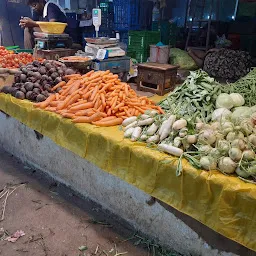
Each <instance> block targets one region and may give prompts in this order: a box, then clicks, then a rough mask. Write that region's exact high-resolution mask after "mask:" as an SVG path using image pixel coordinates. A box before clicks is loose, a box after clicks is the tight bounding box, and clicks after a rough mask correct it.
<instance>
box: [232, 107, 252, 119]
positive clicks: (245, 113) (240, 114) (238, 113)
mask: <svg viewBox="0 0 256 256" xmlns="http://www.w3.org/2000/svg"><path fill="white" fill-rule="evenodd" d="M251 114H252V110H251V108H249V107H237V108H235V109H234V112H233V113H232V115H231V118H232V119H233V120H242V119H245V118H249V117H250V116H251Z"/></svg>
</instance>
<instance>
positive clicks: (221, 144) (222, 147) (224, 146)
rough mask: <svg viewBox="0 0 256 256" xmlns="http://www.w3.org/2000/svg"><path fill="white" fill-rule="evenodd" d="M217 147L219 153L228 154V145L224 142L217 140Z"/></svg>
mask: <svg viewBox="0 0 256 256" xmlns="http://www.w3.org/2000/svg"><path fill="white" fill-rule="evenodd" d="M217 147H218V149H219V151H220V152H222V153H228V151H229V148H230V143H229V142H228V141H226V140H219V141H218V144H217Z"/></svg>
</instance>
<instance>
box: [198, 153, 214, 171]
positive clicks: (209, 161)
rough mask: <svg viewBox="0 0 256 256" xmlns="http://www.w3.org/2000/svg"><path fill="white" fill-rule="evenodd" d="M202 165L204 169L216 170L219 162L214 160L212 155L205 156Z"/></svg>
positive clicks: (201, 161)
mask: <svg viewBox="0 0 256 256" xmlns="http://www.w3.org/2000/svg"><path fill="white" fill-rule="evenodd" d="M200 165H201V167H202V168H203V169H204V170H207V171H210V170H216V168H217V163H216V161H215V160H214V158H213V157H210V156H203V157H201V159H200Z"/></svg>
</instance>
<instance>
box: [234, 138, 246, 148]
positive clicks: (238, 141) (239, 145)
mask: <svg viewBox="0 0 256 256" xmlns="http://www.w3.org/2000/svg"><path fill="white" fill-rule="evenodd" d="M231 146H232V147H233V148H239V149H241V150H244V149H245V148H246V145H245V143H244V141H243V140H242V139H236V140H233V141H232V142H231Z"/></svg>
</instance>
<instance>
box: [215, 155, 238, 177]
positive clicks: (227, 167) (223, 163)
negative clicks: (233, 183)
mask: <svg viewBox="0 0 256 256" xmlns="http://www.w3.org/2000/svg"><path fill="white" fill-rule="evenodd" d="M218 167H219V169H220V170H221V171H222V172H224V173H227V174H231V173H234V172H235V170H236V167H237V164H236V163H235V162H234V161H233V160H232V159H231V158H230V157H222V158H221V159H220V161H219V164H218Z"/></svg>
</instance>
